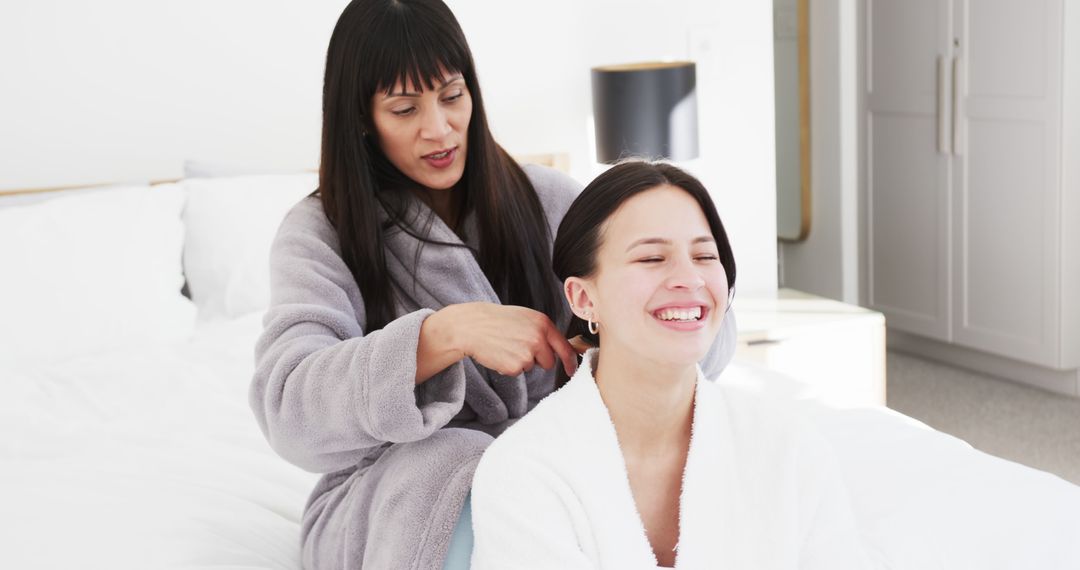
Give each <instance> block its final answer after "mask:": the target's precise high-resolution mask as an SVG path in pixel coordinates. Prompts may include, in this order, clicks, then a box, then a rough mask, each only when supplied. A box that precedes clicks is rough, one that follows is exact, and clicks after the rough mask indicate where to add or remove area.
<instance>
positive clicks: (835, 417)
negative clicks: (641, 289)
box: [0, 313, 1080, 570]
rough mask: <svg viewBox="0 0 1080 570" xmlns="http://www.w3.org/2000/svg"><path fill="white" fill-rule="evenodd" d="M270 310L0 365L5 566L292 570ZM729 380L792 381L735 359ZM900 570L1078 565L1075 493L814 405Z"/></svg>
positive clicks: (308, 481) (856, 498) (946, 441)
mask: <svg viewBox="0 0 1080 570" xmlns="http://www.w3.org/2000/svg"><path fill="white" fill-rule="evenodd" d="M260 318H261V315H260V314H257V313H256V314H250V315H248V316H245V317H242V318H239V319H236V320H231V321H219V322H210V323H204V324H202V325H200V326H199V328H197V330H196V333H195V335H194V337H193V338H192V339H191V340H190V341H188V342H183V343H176V344H169V345H160V346H156V347H154V348H150V349H140V350H137V351H135V350H118V351H113V352H102V353H99V354H96V355H94V356H89V357H81V358H77V359H72V360H67V361H63V362H54V363H51V364H49V365H38V366H37V367H36V368H33V369H17V368H14V367H13V366H7V367H6V368H0V382H2V385H3V386H4V387H5V389H6V393H5V395H4V398H2V399H0V431H2V433H4V434H5V436H4V437H3V438H2V439H0V465H2V469H0V505H2V509H3V519H2V520H3V523H2V525H3V528H2V531H3V532H2V533H0V536H2V539H0V568H20V569H22V568H207V567H215V568H225V567H232V568H275V569H276V568H281V569H285V568H298V567H299V542H298V537H299V532H300V530H299V517H300V513H301V509H302V507H303V504H304V501H305V499H306V497H307V494H308V492H309V490H310V489H311V487H312V486H313V484H314V482H315V479H316V477H317V476H316V475H313V474H309V473H305V472H303V471H300V470H299V469H297V468H295V467H292V466H290V465H289V464H287V463H286V462H285V461H284V460H281V459H279V458H278V457H277V456H276V455H274V453H273V452H272V451H271V450H270V448H269V447H268V445H267V444H266V443H265V441H264V440H263V437H262V435H261V434H260V433H259V430H258V428H257V427H256V424H255V421H254V418H253V417H252V415H251V412H250V410H249V409H248V406H247V387H248V381H249V379H250V376H251V367H252V348H253V346H254V341H255V337H256V335H257V334H258V331H259V328H260ZM722 378H723V379H724V381H728V382H741V383H748V384H757V385H760V386H764V387H765V391H775V392H778V393H783V392H785V391H787V390H788V388H790V387H791V386H792V385H791V381H790V380H787V379H783V378H780V377H776V376H774V375H771V374H769V373H767V372H765V371H762V370H759V369H754V368H749V367H746V366H740V365H733V366H732V368H731V369H730V370H729V371H727V372H725V374H724V376H722ZM807 405H808V406H812V407H814V408H815V410H816V411H817V412H816V413H817V417H818V419H819V424H820V425H821V427H822V429H823V430H824V432H825V434H826V435H827V436H828V438H829V439H830V440H831V441H832V442H833V443H834V444H835V446H836V448H837V453H838V455H839V457H840V460H841V463H842V466H843V468H844V469H843V470H844V474H845V477H846V479H847V481H846V482H847V483H848V485H849V488H850V489H851V494H852V500H853V503H854V506H855V508H856V514H857V516H858V518H859V524H860V526H861V528H862V531H863V533H864V535H865V537H866V539H867V540H868V541H869V542H870V543H871V544H872V545H873V546H874V547H875V548H876V550H877V551H878V553H879V555H880V556H881V557H882V558H883V559H885V560H886V561H888V564H889V567H891V568H895V569H913V570H926V569H938V568H965V569H966V568H971V569H980V570H983V569H1006V568H1008V569H1013V568H1015V569H1028V568H1038V569H1052V568H1062V569H1078V568H1080V487H1076V486H1074V485H1071V484H1069V483H1066V482H1065V481H1063V480H1061V479H1059V478H1057V477H1054V476H1052V475H1049V474H1045V473H1042V472H1039V471H1036V470H1034V469H1029V468H1026V467H1023V466H1020V465H1017V464H1014V463H1011V462H1008V461H1004V460H1001V459H997V458H993V457H990V456H987V455H985V454H982V453H979V452H977V451H975V450H973V449H971V448H970V446H968V445H967V444H965V443H964V442H962V441H960V440H957V439H955V438H952V437H950V436H947V435H944V434H942V433H940V432H936V431H933V430H931V429H930V428H928V427H926V426H925V425H923V424H921V423H919V422H916V421H915V420H912V419H910V418H906V417H905V416H902V415H900V414H898V413H895V412H891V411H889V410H884V409H866V410H851V411H838V410H830V409H827V408H824V407H818V406H815V405H813V404H811V403H807Z"/></svg>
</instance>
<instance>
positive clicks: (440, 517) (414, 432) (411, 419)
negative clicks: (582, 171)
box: [250, 165, 735, 569]
mask: <svg viewBox="0 0 1080 570" xmlns="http://www.w3.org/2000/svg"><path fill="white" fill-rule="evenodd" d="M524 168H525V172H526V174H527V175H528V177H529V180H530V181H531V182H532V184H533V186H534V188H535V189H536V192H537V195H538V196H539V198H540V202H541V204H542V205H543V208H544V213H545V215H546V216H547V222H548V225H549V228H550V230H551V235H552V239H554V235H555V231H556V229H557V228H558V225H559V222H560V221H561V220H562V217H563V215H564V214H565V213H566V210H567V209H568V208H569V207H570V203H571V202H572V201H573V200H574V198H575V197H576V196H577V194H578V192H580V190H581V186H580V185H579V184H578V183H576V182H575V181H574V180H572V179H571V178H569V177H567V176H566V175H564V174H562V173H560V172H558V171H556V170H553V169H550V168H545V167H540V166H532V165H528V166H525V167H524ZM412 207H415V208H418V209H419V211H420V213H421V215H422V216H423V215H426V214H427V213H429V211H428V210H427V209H426V207H425V206H423V205H422V204H421V203H419V201H413V206H412ZM385 217H386V216H385V213H383V218H384V219H385ZM464 228H465V229H464V231H463V233H464V235H465V244H466V245H468V246H470V247H471V248H472V249H475V248H476V247H477V241H476V240H477V232H476V226H475V219H474V218H471V217H467V218H466V220H465V223H464ZM429 237H430V239H432V240H434V241H442V242H447V243H459V244H460V243H462V240H461V238H459V237H458V236H457V234H455V233H454V232H453V231H452V230H451V229H450V228H449V227H448V226H446V225H445V224H444V223H442V221H441V220H440V219H439V218H438V217H437V216H435V217H434V219H433V222H432V225H431V228H430V234H429ZM385 241H386V259H387V268H388V270H389V271H390V276H391V279H392V282H393V284H394V286H395V293H396V306H395V314H396V315H397V317H396V318H395V319H394V320H393V321H391V322H390V323H389V324H387V325H386V326H385V327H383V328H382V329H380V330H378V331H374V332H370V333H367V332H365V322H366V319H365V313H364V302H363V299H362V298H361V295H360V289H359V287H358V286H357V284H356V282H355V280H354V279H353V277H352V274H351V273H350V272H349V269H348V268H347V267H346V265H345V263H344V261H343V260H342V258H341V254H340V247H339V244H338V239H337V235H336V234H335V232H334V229H333V227H332V226H331V225H330V223H329V221H328V220H327V218H326V215H325V214H324V213H323V209H322V205H321V203H320V202H319V200H318V199H317V198H312V197H308V198H305V199H304V200H302V201H301V202H300V203H298V204H297V205H296V206H295V207H293V208H292V210H291V211H290V212H289V213H288V215H287V216H286V217H285V220H284V221H283V222H282V224H281V227H280V229H279V230H278V234H277V237H276V238H275V240H274V245H273V247H272V250H271V254H270V271H271V300H270V309H269V310H268V312H267V314H266V317H265V319H264V323H263V324H264V329H263V333H262V335H261V336H260V338H259V340H258V343H257V345H256V349H255V376H254V378H253V381H252V386H251V392H250V399H251V407H252V409H253V410H254V412H255V417H256V419H257V420H258V422H259V426H260V427H261V428H262V431H263V433H264V434H265V435H266V438H267V439H268V440H269V442H270V445H271V446H272V447H273V448H274V450H275V451H277V453H278V454H280V455H281V456H282V457H283V458H285V459H286V460H288V461H290V462H291V463H294V464H296V465H298V466H299V467H301V468H303V469H306V470H308V471H312V472H316V473H325V475H324V476H323V477H322V479H321V480H320V481H319V483H318V484H317V485H316V487H315V489H314V491H313V492H312V494H311V497H310V498H309V500H308V504H307V507H306V508H305V512H304V518H303V524H302V556H303V564H304V567H305V568H319V569H324V568H335V569H336V568H361V567H362V568H369V569H381V568H395V569H406V568H407V569H439V568H442V565H443V559H444V558H445V556H446V552H447V549H448V547H449V540H450V537H451V534H452V532H453V529H454V525H455V523H456V522H457V519H458V515H459V514H460V512H461V508H462V506H463V503H464V500H465V497H466V495H467V494H468V492H469V488H470V484H471V482H472V476H473V472H474V470H475V468H476V464H477V462H478V461H479V460H480V456H481V455H482V454H483V452H484V449H485V448H486V447H487V445H488V444H489V443H490V442H491V441H492V438H493V437H494V436H497V435H498V434H499V433H501V432H502V431H503V430H505V429H506V428H507V427H509V426H510V425H511V424H512V423H513V422H514V421H516V420H517V419H518V418H520V417H521V416H523V415H524V414H525V413H526V412H527V411H529V410H530V409H532V407H533V406H535V405H536V403H537V402H539V401H540V400H541V399H542V398H543V397H544V396H546V395H548V394H549V393H550V392H551V390H552V387H553V383H554V371H553V370H552V371H549V370H543V369H541V368H540V367H535V368H534V369H533V370H531V371H529V372H528V373H525V374H522V375H520V376H517V377H507V376H502V375H500V374H498V373H496V372H494V371H491V370H487V369H486V368H484V367H482V366H479V365H477V364H476V363H475V362H473V361H472V360H471V359H469V358H466V359H464V360H461V361H459V362H457V363H455V364H453V365H452V366H450V367H449V368H447V369H446V370H443V371H442V372H440V373H439V374H437V375H436V376H434V377H433V378H431V379H430V380H428V381H427V382H424V383H423V384H421V385H420V386H416V385H415V381H414V379H415V377H416V348H417V342H418V340H419V335H420V326H421V324H422V323H423V321H424V319H425V318H427V317H428V316H429V315H431V314H432V313H433V312H434V311H436V310H438V309H440V308H442V307H445V306H447V305H451V304H455V303H465V302H471V301H487V302H491V303H498V302H499V299H498V296H497V295H496V294H495V292H494V290H493V289H492V287H491V284H490V283H489V282H488V280H487V278H486V276H485V275H484V273H483V271H482V270H481V269H480V266H479V264H478V262H477V261H476V259H475V257H474V256H473V254H472V252H471V251H470V249H466V248H462V247H451V246H445V245H436V244H431V243H427V244H424V245H423V247H422V248H420V249H419V257H417V255H418V248H419V247H420V242H419V241H418V240H417V239H415V238H413V237H412V236H410V235H409V234H407V233H405V232H402V231H400V230H398V229H397V228H391V229H389V230H387V233H386V240H385ZM552 280H553V281H554V280H555V277H554V276H552ZM728 317H729V318H726V319H725V323H726V324H725V327H724V329H723V331H722V333H721V335H720V336H719V337H718V338H717V342H716V343H715V344H714V346H713V348H712V349H711V350H710V352H709V354H708V355H707V356H706V357H705V360H703V361H702V368H703V370H704V371H705V374H706V376H707V377H710V378H712V377H715V375H716V374H718V373H719V372H720V370H721V369H722V368H723V367H724V366H725V365H726V364H727V363H728V361H730V359H731V357H732V355H733V353H734V349H735V323H734V319H732V318H730V317H731V315H730V314H729V315H728ZM568 319H569V310H568V308H567V307H565V306H564V307H562V308H561V310H560V314H559V315H558V318H557V319H556V325H557V326H559V327H560V329H565V326H566V324H567V321H568Z"/></svg>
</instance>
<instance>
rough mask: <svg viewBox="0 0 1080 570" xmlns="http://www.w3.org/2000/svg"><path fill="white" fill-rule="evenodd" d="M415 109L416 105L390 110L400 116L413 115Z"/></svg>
mask: <svg viewBox="0 0 1080 570" xmlns="http://www.w3.org/2000/svg"><path fill="white" fill-rule="evenodd" d="M415 110H416V107H409V108H408V109H398V110H394V111H390V112H391V113H393V114H395V115H397V116H399V117H404V116H406V115H411V114H412V112H413V111H415Z"/></svg>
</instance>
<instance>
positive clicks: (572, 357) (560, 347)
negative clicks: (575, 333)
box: [548, 329, 579, 376]
mask: <svg viewBox="0 0 1080 570" xmlns="http://www.w3.org/2000/svg"><path fill="white" fill-rule="evenodd" d="M552 330H553V332H554V333H555V334H554V335H549V336H548V338H549V339H550V342H551V348H552V349H554V350H555V354H558V355H559V360H562V364H563V369H564V370H566V375H567V376H573V375H574V372H577V355H578V354H579V353H578V352H577V351H576V350H575V349H574V347H572V346H570V343H569V342H567V341H566V339H565V338H563V336H562V335H561V334H559V333H558V331H554V329H552Z"/></svg>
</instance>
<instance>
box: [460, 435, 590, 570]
mask: <svg viewBox="0 0 1080 570" xmlns="http://www.w3.org/2000/svg"><path fill="white" fill-rule="evenodd" d="M498 443H499V441H498V440H496V442H495V444H493V447H494V448H495V449H494V453H493V452H492V448H491V447H489V448H488V451H487V452H485V454H484V456H483V458H482V459H481V460H480V464H479V466H477V469H476V474H475V476H474V477H473V487H472V504H473V509H472V513H473V554H472V569H473V570H495V569H499V570H502V569H517V568H529V569H533V568H535V569H537V570H541V569H552V570H556V569H559V570H591V569H593V568H595V566H593V564H592V562H590V560H589V558H588V557H587V556H586V555H585V553H584V552H583V551H582V548H581V546H580V545H579V541H578V532H577V530H576V529H577V528H578V527H580V526H581V524H582V522H584V524H586V525H587V524H588V522H587V521H578V524H577V525H575V516H574V515H573V513H572V512H571V510H570V509H569V508H568V507H567V499H572V495H571V493H570V490H569V489H568V488H567V487H566V485H565V483H562V482H561V481H560V480H559V479H558V478H557V477H556V476H555V475H554V474H553V473H552V472H551V471H549V470H548V469H547V468H546V467H544V466H542V465H540V464H539V463H537V462H534V461H530V460H529V459H528V458H524V457H520V456H518V454H512V455H513V457H511V454H507V453H503V451H505V450H504V449H500V446H498V445H497V444H498Z"/></svg>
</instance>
